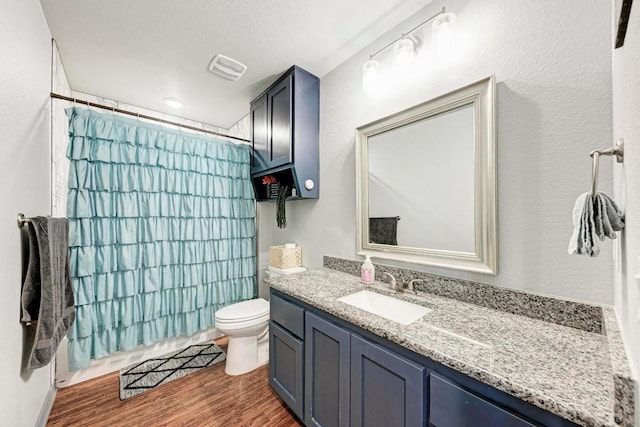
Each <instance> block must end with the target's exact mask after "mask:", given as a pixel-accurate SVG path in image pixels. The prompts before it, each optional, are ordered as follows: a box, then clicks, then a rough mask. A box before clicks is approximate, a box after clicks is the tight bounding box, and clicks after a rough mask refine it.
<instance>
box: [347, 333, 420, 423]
mask: <svg viewBox="0 0 640 427" xmlns="http://www.w3.org/2000/svg"><path fill="white" fill-rule="evenodd" d="M424 389H425V368H424V367H422V366H419V365H417V364H415V363H413V362H410V361H409V360H406V359H404V358H402V357H400V356H398V355H396V354H393V353H391V352H390V351H388V350H385V349H384V348H382V347H380V346H378V345H376V344H373V343H370V342H368V341H366V340H364V339H362V338H360V337H357V336H355V335H352V336H351V425H352V426H353V427H358V426H364V427H375V426H380V427H386V426H398V427H400V426H424V425H425V421H426V420H425V406H426V402H425V390H424Z"/></svg>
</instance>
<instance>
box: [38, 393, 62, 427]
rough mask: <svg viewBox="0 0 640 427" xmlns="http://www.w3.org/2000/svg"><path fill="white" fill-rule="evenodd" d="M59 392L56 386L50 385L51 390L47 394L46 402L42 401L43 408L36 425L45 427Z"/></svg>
mask: <svg viewBox="0 0 640 427" xmlns="http://www.w3.org/2000/svg"><path fill="white" fill-rule="evenodd" d="M57 392H58V390H57V389H56V388H55V387H54V386H51V387H49V391H48V392H47V395H46V396H45V399H44V402H43V403H42V408H40V414H39V415H38V419H37V420H36V424H35V426H36V427H45V426H46V425H47V421H48V420H49V414H50V413H51V408H53V402H55V400H56V393H57Z"/></svg>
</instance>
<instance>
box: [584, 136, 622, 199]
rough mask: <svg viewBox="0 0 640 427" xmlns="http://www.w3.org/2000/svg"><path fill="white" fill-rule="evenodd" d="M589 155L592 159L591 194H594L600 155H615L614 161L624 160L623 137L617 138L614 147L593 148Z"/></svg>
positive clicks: (596, 185) (596, 188)
mask: <svg viewBox="0 0 640 427" xmlns="http://www.w3.org/2000/svg"><path fill="white" fill-rule="evenodd" d="M590 156H591V158H592V159H593V164H592V165H591V195H592V196H595V195H596V193H597V192H598V169H599V168H600V156H616V161H617V162H618V163H622V162H623V161H624V139H622V138H620V139H618V140H617V141H616V146H615V147H611V148H607V149H606V150H593V151H592V152H591V154H590Z"/></svg>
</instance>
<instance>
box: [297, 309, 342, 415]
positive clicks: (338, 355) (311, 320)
mask: <svg viewBox="0 0 640 427" xmlns="http://www.w3.org/2000/svg"><path fill="white" fill-rule="evenodd" d="M304 337H305V363H304V365H305V395H304V400H305V411H304V413H305V417H306V419H305V424H306V425H307V426H323V427H333V426H336V427H337V426H348V425H349V397H350V396H349V369H350V366H349V354H350V351H349V348H350V345H351V334H350V333H349V331H347V330H345V329H343V328H341V327H339V326H336V325H334V324H333V323H329V322H327V321H326V320H323V319H321V318H320V317H318V316H315V315H313V314H311V313H309V312H307V313H306V319H305V334H304Z"/></svg>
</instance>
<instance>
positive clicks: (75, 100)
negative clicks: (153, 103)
mask: <svg viewBox="0 0 640 427" xmlns="http://www.w3.org/2000/svg"><path fill="white" fill-rule="evenodd" d="M50 95H51V98H52V99H61V100H63V101H70V102H73V103H75V104H82V105H86V106H88V107H94V108H101V109H103V110H109V111H113V112H114V113H119V114H126V115H129V116H133V117H137V118H139V119H146V120H153V121H155V122H160V123H164V124H167V125H173V126H177V127H178V128H180V129H190V130H195V131H198V132H202V133H206V134H209V135H216V136H223V137H225V138H230V139H235V140H237V141H242V142H251V141H250V140H248V139H244V138H239V137H237V136H231V135H226V134H224V133H219V132H215V131H212V130H206V129H201V128H197V127H195V126H189V125H183V124H180V123H176V122H172V121H169V120H165V119H161V118H159V117H153V116H148V115H146V114H138V113H132V112H131V111H127V110H121V109H120V108H115V107H112V106H109V105H102V104H96V103H95V102H89V101H86V100H84V99H78V98H72V97H69V96H64V95H60V94H57V93H53V92H51V94H50Z"/></svg>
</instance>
